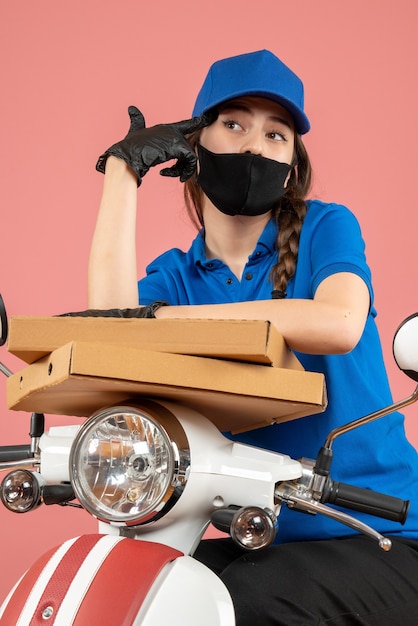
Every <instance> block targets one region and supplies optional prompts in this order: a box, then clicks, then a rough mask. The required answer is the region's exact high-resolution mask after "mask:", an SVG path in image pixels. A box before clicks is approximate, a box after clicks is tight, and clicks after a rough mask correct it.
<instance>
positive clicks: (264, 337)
mask: <svg viewBox="0 0 418 626" xmlns="http://www.w3.org/2000/svg"><path fill="white" fill-rule="evenodd" d="M70 341H95V342H106V343H115V344H118V345H122V344H123V345H128V346H135V347H137V348H141V349H143V350H153V351H156V352H171V353H173V354H190V355H197V356H211V357H216V358H226V359H234V360H238V361H248V362H253V363H264V364H267V365H273V366H275V367H284V368H292V369H300V370H302V369H303V368H302V365H301V364H300V363H299V361H298V359H297V358H296V356H295V355H294V354H293V352H292V351H291V350H289V348H288V346H287V345H286V343H285V341H284V339H283V337H282V336H281V335H280V333H279V332H278V331H277V330H276V329H275V328H274V326H272V325H271V324H270V322H267V321H257V320H248V321H246V320H208V319H204V320H185V319H181V320H180V319H179V320H158V319H123V318H103V317H102V318H97V317H90V318H88V317H23V316H22V317H12V318H11V320H10V324H9V340H8V349H9V352H11V353H12V354H14V355H16V356H18V357H19V358H20V359H22V360H23V361H25V362H26V363H33V362H34V361H37V360H38V359H40V358H42V357H44V356H46V355H48V354H50V353H51V352H52V351H53V350H56V349H57V348H59V347H60V346H63V345H65V344H66V343H69V342H70Z"/></svg>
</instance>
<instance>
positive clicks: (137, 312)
mask: <svg viewBox="0 0 418 626" xmlns="http://www.w3.org/2000/svg"><path fill="white" fill-rule="evenodd" d="M161 306H168V302H165V301H164V300H158V301H157V302H153V303H152V304H149V305H148V306H141V307H138V308H136V309H87V310H86V311H76V312H74V313H61V315H58V317H124V318H128V317H130V318H133V317H142V318H144V317H146V318H155V311H157V309H159V308H160V307H161Z"/></svg>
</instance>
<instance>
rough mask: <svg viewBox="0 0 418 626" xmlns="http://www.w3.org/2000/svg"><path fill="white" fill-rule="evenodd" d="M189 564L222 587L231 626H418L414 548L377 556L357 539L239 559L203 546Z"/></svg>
mask: <svg viewBox="0 0 418 626" xmlns="http://www.w3.org/2000/svg"><path fill="white" fill-rule="evenodd" d="M195 557H196V558H197V559H198V560H199V561H202V562H203V563H205V564H206V565H208V566H209V567H210V568H211V569H213V570H214V571H215V572H216V573H218V574H219V576H220V578H221V579H222V580H223V581H224V583H225V584H226V586H227V587H228V589H229V591H230V593H231V596H232V599H233V602H234V606H235V613H236V619H237V626H270V625H271V626H273V625H274V626H279V625H280V626H311V625H314V624H315V625H316V626H324V625H331V626H351V625H353V626H354V625H355V626H394V625H395V626H417V625H418V542H415V541H409V540H406V539H394V540H393V546H392V549H391V550H390V551H389V552H383V551H382V550H381V549H380V548H379V547H378V544H377V543H376V542H375V541H373V540H372V539H369V538H367V537H363V536H354V537H348V538H342V539H330V540H324V541H309V542H299V543H288V544H283V545H280V546H274V547H271V548H269V549H267V550H264V551H260V552H245V553H244V552H243V551H241V550H240V549H239V548H237V547H236V546H235V545H234V544H233V543H232V541H231V540H230V539H209V540H205V541H202V542H201V544H200V546H199V547H198V550H197V551H196V553H195Z"/></svg>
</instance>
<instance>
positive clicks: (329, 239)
mask: <svg viewBox="0 0 418 626" xmlns="http://www.w3.org/2000/svg"><path fill="white" fill-rule="evenodd" d="M308 214H309V211H308ZM315 217H316V219H314V222H313V224H312V226H313V227H312V228H311V229H310V232H311V245H310V263H311V268H312V274H311V292H312V294H313V295H314V294H315V292H316V290H317V288H318V286H319V284H320V283H321V282H322V281H323V280H325V279H326V278H328V276H331V275H333V274H337V273H339V272H351V273H353V274H356V275H357V276H359V277H360V278H362V279H363V280H364V282H365V283H366V285H367V287H368V289H369V293H370V299H371V302H373V288H372V282H371V272H370V268H369V266H368V265H367V261H366V255H365V244H364V240H363V237H362V233H361V229H360V225H359V223H358V220H357V218H356V217H355V216H354V214H353V213H352V212H351V211H350V210H349V209H347V208H346V207H344V206H342V205H338V204H329V205H326V210H323V211H321V212H320V213H319V214H317V215H316V216H315ZM302 232H303V229H302Z"/></svg>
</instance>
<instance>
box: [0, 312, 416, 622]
mask: <svg viewBox="0 0 418 626" xmlns="http://www.w3.org/2000/svg"><path fill="white" fill-rule="evenodd" d="M0 304H1V305H2V302H1V303H0ZM0 308H1V311H0V313H1V321H2V338H1V343H5V341H6V337H7V318H6V315H5V311H4V306H1V307H0ZM394 355H395V360H396V362H397V363H398V365H399V367H400V368H401V369H402V370H403V371H405V373H406V374H407V375H409V376H410V377H411V378H412V379H414V380H415V381H418V314H415V315H413V316H410V317H409V318H408V319H407V320H405V322H403V324H402V325H401V326H400V328H399V329H398V331H397V333H396V336H395V339H394ZM0 369H1V370H2V371H3V373H5V374H6V375H10V373H11V372H9V370H8V369H7V368H6V367H5V366H4V365H2V364H0ZM417 399H418V387H417V388H416V389H415V391H414V393H413V394H412V395H411V396H410V397H409V398H407V399H406V400H403V401H401V402H398V403H396V404H394V405H392V406H390V407H387V408H385V409H382V410H379V411H377V412H376V413H373V414H371V415H368V416H366V417H363V418H361V419H359V420H357V421H355V422H352V423H350V424H347V425H346V426H345V427H342V428H340V429H337V430H335V431H333V432H332V433H330V435H329V436H328V437H327V438H326V439H325V441H324V446H323V448H322V449H321V450H320V451H319V453H318V457H317V458H316V459H315V460H309V459H301V460H294V459H291V458H290V457H289V456H287V455H282V454H277V453H273V452H269V451H267V450H262V449H258V448H254V447H250V446H247V445H243V444H241V443H234V442H231V441H230V440H228V439H226V438H225V437H224V436H223V435H222V434H221V433H220V432H219V431H218V429H217V428H216V427H215V426H214V425H213V424H212V422H210V421H209V420H208V419H207V418H206V417H205V416H204V415H203V414H201V413H198V412H196V411H195V410H192V409H191V408H190V407H188V406H184V405H178V404H174V403H170V402H166V401H161V400H158V401H157V400H153V399H140V400H139V401H138V402H135V403H133V404H130V405H129V406H112V407H108V408H105V409H103V410H100V411H98V412H96V413H95V414H93V415H92V416H91V417H90V418H88V419H87V420H86V421H85V422H84V424H83V425H82V426H78V425H77V426H57V427H53V428H50V429H49V431H48V432H46V433H44V432H43V416H42V415H40V414H33V415H32V421H31V433H30V434H31V443H30V444H29V445H27V446H8V447H3V448H0V469H1V470H5V469H8V470H9V473H7V475H6V476H5V478H4V479H3V481H2V484H1V487H0V496H1V500H2V502H3V504H4V506H6V507H7V508H8V509H9V510H11V511H15V512H17V513H24V512H28V511H30V510H32V509H34V508H35V507H38V506H40V505H41V504H46V505H50V504H65V503H67V504H68V505H71V506H79V507H82V508H84V509H85V510H86V511H88V512H89V513H90V514H92V515H93V516H95V517H96V518H97V519H98V520H99V522H98V523H99V533H98V534H93V535H85V536H81V537H75V538H73V539H70V540H68V541H66V542H65V543H63V544H62V545H60V546H58V547H56V548H53V549H51V550H50V551H49V552H47V553H46V554H44V555H43V556H42V557H41V558H40V559H39V560H38V561H37V562H36V563H34V564H33V565H32V566H31V567H30V568H29V570H28V571H27V572H26V573H25V574H24V575H23V576H22V578H21V579H20V580H19V581H18V583H17V584H16V585H15V587H14V588H13V589H12V591H11V592H10V594H9V595H8V597H7V598H6V600H5V602H4V603H3V606H2V607H1V608H0V622H1V624H2V626H29V625H30V626H41V625H42V626H46V625H52V624H54V626H71V625H75V626H86V625H90V624H95V623H97V624H100V625H101V626H106V625H112V626H115V625H118V626H139V625H141V626H156V625H158V624H171V625H172V626H180V625H181V626H196V624H199V626H233V625H234V624H235V618H234V610H233V605H232V601H231V598H230V595H229V593H228V590H227V589H226V587H225V586H224V584H223V583H222V582H221V580H220V579H219V578H218V577H217V576H216V575H215V574H214V573H213V572H212V571H210V570H209V569H208V568H207V567H206V566H204V565H203V564H201V563H200V562H198V561H196V560H195V559H194V558H193V553H194V550H195V549H196V547H197V545H198V543H199V542H200V540H201V538H202V536H203V534H204V532H205V530H206V528H207V526H208V524H209V523H210V522H212V523H213V524H214V525H215V526H216V527H217V528H219V529H220V530H223V531H227V532H229V533H230V534H231V536H232V537H233V539H234V540H235V541H236V542H237V543H238V544H239V545H241V546H242V547H244V548H246V549H248V550H256V549H263V548H266V547H267V546H269V545H270V544H271V543H272V541H273V540H274V538H275V536H276V533H277V527H278V525H277V518H278V516H279V515H280V508H281V506H283V505H286V506H288V507H289V508H292V509H295V510H299V511H307V512H310V513H313V514H323V515H327V516H330V517H332V518H334V519H336V520H338V521H340V522H341V523H342V524H345V525H347V526H350V527H351V528H354V529H356V530H357V531H358V532H361V533H364V534H366V535H368V536H370V537H371V538H373V539H375V540H377V542H378V545H379V546H380V548H382V549H383V550H389V549H390V546H391V543H390V540H389V539H388V538H385V537H383V536H381V535H380V534H379V533H378V532H376V531H375V530H374V529H373V528H371V527H369V526H366V525H365V524H364V523H362V522H360V521H358V520H356V519H355V518H354V517H351V516H350V515H348V514H347V513H346V512H343V511H339V510H338V509H336V508H334V507H328V506H327V503H328V502H329V503H332V504H333V505H337V506H338V505H341V506H342V505H343V506H344V507H345V509H347V508H352V509H353V510H358V511H367V512H368V513H372V514H373V513H374V514H376V515H379V516H381V517H387V518H388V519H391V520H395V521H399V522H400V523H402V522H403V521H404V520H405V519H406V516H407V512H408V502H405V501H403V500H400V499H398V498H394V497H391V496H386V495H383V494H376V493H374V492H370V491H369V490H365V489H359V488H357V487H352V486H350V485H344V484H342V483H335V482H334V481H333V480H332V478H331V476H330V471H329V470H330V465H331V458H332V444H333V441H334V440H335V438H336V437H338V436H339V435H342V434H344V433H345V432H348V431H349V430H352V429H353V428H358V427H361V426H362V425H363V424H366V423H369V422H370V421H372V420H375V419H378V418H381V417H383V416H384V415H387V414H388V413H391V412H392V411H394V410H397V409H401V408H403V407H405V406H407V405H408V404H411V403H413V402H415V401H416V400H417ZM306 523H307V524H309V516H308V517H307V521H306ZM377 549H378V547H377Z"/></svg>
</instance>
